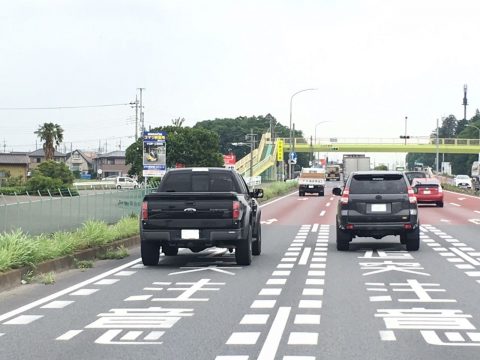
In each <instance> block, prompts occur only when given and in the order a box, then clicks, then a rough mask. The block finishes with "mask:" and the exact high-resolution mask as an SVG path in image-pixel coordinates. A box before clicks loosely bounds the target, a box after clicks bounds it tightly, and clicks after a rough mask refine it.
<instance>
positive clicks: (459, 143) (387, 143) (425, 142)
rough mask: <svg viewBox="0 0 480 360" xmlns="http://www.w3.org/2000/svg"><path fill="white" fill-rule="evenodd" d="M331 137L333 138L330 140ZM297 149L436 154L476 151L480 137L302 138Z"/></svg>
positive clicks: (479, 149)
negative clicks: (313, 140)
mask: <svg viewBox="0 0 480 360" xmlns="http://www.w3.org/2000/svg"><path fill="white" fill-rule="evenodd" d="M289 140H290V139H289V138H284V139H283V141H284V145H283V147H284V151H287V152H290V151H292V150H293V149H292V146H291V144H290V141H289ZM332 140H334V141H332ZM294 144H295V151H296V152H341V153H345V152H348V153H350V152H368V153H382V152H394V153H407V152H409V153H436V152H437V148H438V152H439V153H444V154H478V153H480V140H479V139H438V146H437V144H436V139H431V138H422V137H416V138H410V139H407V141H406V143H405V140H403V139H368V138H365V139H361V138H358V139H336V138H335V139H319V140H317V142H316V143H315V142H312V143H308V142H306V141H305V139H303V138H295V139H294Z"/></svg>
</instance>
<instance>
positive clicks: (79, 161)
mask: <svg viewBox="0 0 480 360" xmlns="http://www.w3.org/2000/svg"><path fill="white" fill-rule="evenodd" d="M66 155H67V157H66V160H65V164H66V165H67V166H68V168H69V169H70V171H72V172H74V171H78V172H80V174H81V175H88V174H90V175H92V174H93V173H94V170H93V167H94V166H93V159H92V158H91V157H90V156H88V155H87V153H85V152H83V151H81V150H74V151H72V152H71V153H67V154H66Z"/></svg>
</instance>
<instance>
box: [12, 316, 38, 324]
mask: <svg viewBox="0 0 480 360" xmlns="http://www.w3.org/2000/svg"><path fill="white" fill-rule="evenodd" d="M42 317H43V315H20V316H17V317H16V318H14V319H12V320H10V321H7V322H4V323H3V325H28V324H30V323H32V322H34V321H35V320H38V319H40V318H42Z"/></svg>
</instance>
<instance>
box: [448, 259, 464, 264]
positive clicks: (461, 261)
mask: <svg viewBox="0 0 480 360" xmlns="http://www.w3.org/2000/svg"><path fill="white" fill-rule="evenodd" d="M447 261H448V262H451V263H463V259H459V258H451V259H447Z"/></svg>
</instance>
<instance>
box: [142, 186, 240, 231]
mask: <svg viewBox="0 0 480 360" xmlns="http://www.w3.org/2000/svg"><path fill="white" fill-rule="evenodd" d="M144 201H146V202H147V204H148V205H147V209H148V210H147V211H148V219H147V220H144V229H180V228H181V229H187V228H193V229H195V228H199V227H200V228H217V229H222V228H232V227H236V226H237V225H236V224H238V220H234V219H233V203H234V201H237V202H238V198H237V195H236V194H235V193H230V192H227V193H208V194H205V193H201V192H198V193H192V192H189V193H154V194H150V195H147V196H146V197H145V199H144Z"/></svg>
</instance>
